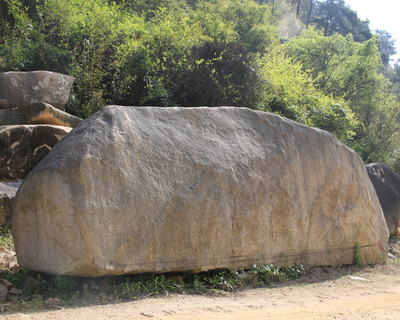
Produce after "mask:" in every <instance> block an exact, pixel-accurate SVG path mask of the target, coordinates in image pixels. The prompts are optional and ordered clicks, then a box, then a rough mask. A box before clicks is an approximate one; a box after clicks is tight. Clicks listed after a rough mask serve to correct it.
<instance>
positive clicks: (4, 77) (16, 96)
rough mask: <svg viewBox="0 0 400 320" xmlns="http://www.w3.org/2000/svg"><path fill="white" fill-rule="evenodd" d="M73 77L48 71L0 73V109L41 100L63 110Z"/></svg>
mask: <svg viewBox="0 0 400 320" xmlns="http://www.w3.org/2000/svg"><path fill="white" fill-rule="evenodd" d="M74 80H75V78H74V77H72V76H69V75H64V74H60V73H56V72H50V71H29V72H18V71H10V72H5V73H0V109H9V108H15V107H24V106H29V105H31V104H33V103H37V102H43V103H48V104H51V105H52V106H54V107H56V108H57V109H60V110H64V106H65V105H66V104H67V102H68V98H69V93H70V90H71V88H72V85H73V83H74Z"/></svg>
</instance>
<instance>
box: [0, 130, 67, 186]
mask: <svg viewBox="0 0 400 320" xmlns="http://www.w3.org/2000/svg"><path fill="white" fill-rule="evenodd" d="M71 130H72V128H70V127H62V126H52V125H19V126H1V127H0V181H3V182H8V181H15V180H23V179H25V177H26V176H27V175H28V173H29V172H30V171H31V170H32V169H33V168H34V167H35V166H36V165H37V164H38V163H39V162H40V161H41V160H42V159H43V158H44V157H45V156H46V155H47V154H48V153H49V152H50V150H51V149H52V148H53V147H54V146H55V144H56V143H57V142H58V141H60V140H61V139H62V138H63V137H64V136H65V135H67V134H68V133H69V132H70V131H71Z"/></svg>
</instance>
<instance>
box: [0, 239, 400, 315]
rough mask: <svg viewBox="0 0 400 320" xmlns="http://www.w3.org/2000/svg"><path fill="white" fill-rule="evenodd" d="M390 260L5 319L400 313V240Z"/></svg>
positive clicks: (312, 270)
mask: <svg viewBox="0 0 400 320" xmlns="http://www.w3.org/2000/svg"><path fill="white" fill-rule="evenodd" d="M391 253H392V254H394V255H395V257H397V259H396V260H394V259H388V262H387V264H386V265H384V266H369V267H367V268H365V269H362V270H361V271H359V270H357V269H352V268H344V269H337V268H328V267H326V268H315V269H309V270H307V274H306V275H305V277H304V278H303V279H302V280H301V281H300V282H298V283H295V284H292V285H289V286H288V285H285V286H282V287H279V288H260V289H250V290H243V291H239V292H233V293H223V292H215V293H213V294H209V295H205V296H200V295H198V296H196V295H182V294H179V295H178V294H174V295H169V296H162V297H151V298H146V299H142V300H139V301H135V302H128V303H121V304H109V305H103V306H92V307H83V308H70V309H59V310H52V311H45V312H38V313H24V314H22V313H19V314H9V315H3V316H0V319H9V320H13V319H96V320H103V319H166V320H186V319H194V320H196V319H222V320H225V319H226V320H228V319H230V320H235V319H238V320H239V319H240V320H244V319H246V320H247V319H249V320H252V319H278V320H279V319H290V318H291V319H399V317H400V260H399V257H400V243H399V242H397V243H392V249H391Z"/></svg>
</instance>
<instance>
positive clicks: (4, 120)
mask: <svg viewBox="0 0 400 320" xmlns="http://www.w3.org/2000/svg"><path fill="white" fill-rule="evenodd" d="M81 122H82V119H80V118H78V117H75V116H73V115H70V114H68V113H66V112H64V111H61V110H59V109H57V108H54V107H53V106H51V105H49V104H47V103H34V104H32V105H27V106H24V107H16V108H12V109H0V126H3V125H19V124H51V125H56V126H63V127H71V128H75V127H76V126H77V125H78V124H79V123H81Z"/></svg>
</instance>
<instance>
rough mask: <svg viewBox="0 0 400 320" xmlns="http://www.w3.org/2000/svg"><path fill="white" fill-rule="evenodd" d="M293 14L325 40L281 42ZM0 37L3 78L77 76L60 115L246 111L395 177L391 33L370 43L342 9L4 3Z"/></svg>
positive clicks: (127, 0)
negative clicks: (273, 116) (284, 122)
mask: <svg viewBox="0 0 400 320" xmlns="http://www.w3.org/2000/svg"><path fill="white" fill-rule="evenodd" d="M297 9H298V10H297ZM293 10H294V11H295V13H296V14H298V16H301V15H303V20H304V17H306V20H307V22H309V20H310V21H311V24H310V25H313V24H314V25H315V27H316V28H317V29H318V28H319V29H321V30H322V31H313V30H311V29H312V28H310V30H306V31H305V32H303V33H302V34H301V35H300V36H299V37H295V38H293V39H291V40H290V41H288V42H286V43H280V39H279V36H278V34H277V31H276V30H277V24H278V22H279V19H280V18H281V16H282V15H284V14H288V13H289V12H293ZM308 18H310V19H308ZM0 31H1V32H0V33H1V36H0V72H5V71H11V70H20V71H29V70H37V69H42V70H50V71H57V72H62V73H66V74H71V75H73V76H74V77H75V78H76V80H75V84H74V88H73V92H72V95H71V98H70V101H69V103H68V105H67V107H66V110H67V111H68V112H70V113H72V114H75V115H78V116H80V117H82V118H86V117H88V116H90V115H91V114H92V113H94V112H96V111H97V110H99V109H100V108H102V107H103V106H105V105H108V104H121V105H156V106H175V105H180V106H200V105H209V106H218V105H235V106H240V107H249V108H253V109H259V110H263V111H272V112H275V113H279V114H281V115H283V116H285V117H288V118H290V119H293V120H295V121H297V122H300V123H303V124H306V125H310V126H315V127H318V128H321V129H324V130H328V131H330V132H331V133H333V134H335V135H336V136H337V137H338V138H339V139H341V140H342V141H343V142H345V143H347V144H348V145H349V146H350V147H352V148H354V149H355V150H356V151H357V152H358V153H359V154H360V155H361V156H362V158H363V159H364V161H367V162H369V161H380V162H384V163H386V164H388V165H389V166H391V167H392V168H395V167H396V168H400V157H399V155H400V152H399V150H400V140H399V136H398V132H400V131H399V129H400V128H399V123H400V122H399V121H398V119H400V116H399V114H400V111H399V110H400V108H399V101H400V98H399V97H400V84H399V83H400V81H398V78H399V77H398V73H399V72H397V71H398V70H397V69H399V68H398V66H397V67H396V66H395V67H394V68H391V67H390V66H388V65H387V61H388V57H390V55H391V54H392V53H393V44H392V43H391V40H390V35H388V34H387V33H385V32H383V31H380V32H378V35H377V36H375V37H373V38H371V33H370V30H369V27H368V23H367V22H365V21H361V20H360V19H359V18H358V17H357V14H356V13H355V12H353V11H352V10H350V9H349V8H348V7H347V6H346V5H345V3H344V1H343V0H329V1H324V2H321V1H313V2H308V1H307V2H306V1H285V2H278V1H269V0H268V1H264V0H262V1H261V0H259V1H253V0H207V1H197V0H162V1H155V0H138V1H136V0H135V1H133V0H116V1H111V0H71V1H62V0H39V1H36V0H0ZM324 33H325V35H326V36H324ZM328 35H329V36H328ZM353 39H354V40H356V41H358V42H356V41H354V40H353ZM368 39H369V40H368ZM381 59H383V63H382V60H381ZM396 68H397V69H396ZM396 70H397V71H396ZM399 79H400V78H399ZM399 170H400V169H399Z"/></svg>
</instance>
